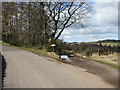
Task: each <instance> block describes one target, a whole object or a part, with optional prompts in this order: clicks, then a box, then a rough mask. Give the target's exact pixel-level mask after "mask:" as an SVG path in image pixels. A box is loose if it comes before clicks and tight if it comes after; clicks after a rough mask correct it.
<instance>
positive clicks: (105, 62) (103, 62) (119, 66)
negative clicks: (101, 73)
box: [90, 59, 120, 69]
mask: <svg viewBox="0 0 120 90" xmlns="http://www.w3.org/2000/svg"><path fill="white" fill-rule="evenodd" d="M90 60H93V61H96V62H99V63H102V64H106V65H109V66H111V67H113V68H117V69H119V68H120V65H119V64H115V63H112V62H108V61H105V60H96V59H90Z"/></svg>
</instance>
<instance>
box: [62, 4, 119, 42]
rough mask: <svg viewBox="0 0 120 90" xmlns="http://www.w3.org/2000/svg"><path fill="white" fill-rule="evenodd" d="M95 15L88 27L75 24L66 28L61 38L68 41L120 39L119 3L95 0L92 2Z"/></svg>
mask: <svg viewBox="0 0 120 90" xmlns="http://www.w3.org/2000/svg"><path fill="white" fill-rule="evenodd" d="M92 7H93V13H92V14H93V16H91V18H90V19H88V20H87V21H88V22H87V26H88V27H87V28H86V29H83V28H81V27H80V26H78V25H73V26H71V27H69V28H67V29H65V31H64V33H63V34H62V36H61V38H64V41H68V42H74V41H77V42H83V41H97V40H102V39H118V3H117V2H95V3H93V4H92Z"/></svg>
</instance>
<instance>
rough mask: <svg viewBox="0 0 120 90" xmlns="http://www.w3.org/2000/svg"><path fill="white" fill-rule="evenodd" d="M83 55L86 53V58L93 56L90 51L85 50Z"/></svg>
mask: <svg viewBox="0 0 120 90" xmlns="http://www.w3.org/2000/svg"><path fill="white" fill-rule="evenodd" d="M85 53H86V57H91V56H92V54H93V52H92V49H87V50H86V51H85Z"/></svg>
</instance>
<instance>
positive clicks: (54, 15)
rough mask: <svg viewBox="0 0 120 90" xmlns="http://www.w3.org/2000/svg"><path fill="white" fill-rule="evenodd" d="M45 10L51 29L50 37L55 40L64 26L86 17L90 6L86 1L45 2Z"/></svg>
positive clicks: (79, 21) (78, 21)
mask: <svg viewBox="0 0 120 90" xmlns="http://www.w3.org/2000/svg"><path fill="white" fill-rule="evenodd" d="M44 8H45V10H46V13H47V15H48V16H49V20H48V21H47V22H48V24H50V26H51V29H52V35H51V36H52V38H53V39H55V40H57V39H58V38H59V37H60V35H61V34H62V32H63V31H64V29H65V28H67V27H69V26H71V25H73V24H75V23H78V24H81V25H82V21H83V20H84V19H85V18H86V16H87V13H89V12H90V11H91V7H90V5H89V4H88V3H87V2H47V3H45V7H44Z"/></svg>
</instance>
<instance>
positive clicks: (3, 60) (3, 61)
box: [0, 53, 7, 87]
mask: <svg viewBox="0 0 120 90" xmlns="http://www.w3.org/2000/svg"><path fill="white" fill-rule="evenodd" d="M0 58H1V61H2V87H4V78H5V77H6V68H7V63H6V60H5V58H4V56H3V55H1V53H0Z"/></svg>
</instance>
